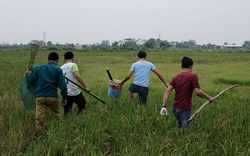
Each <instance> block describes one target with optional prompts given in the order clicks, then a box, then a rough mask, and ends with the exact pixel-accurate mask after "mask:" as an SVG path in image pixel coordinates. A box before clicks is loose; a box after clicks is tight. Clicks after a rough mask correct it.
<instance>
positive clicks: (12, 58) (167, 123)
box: [0, 50, 250, 156]
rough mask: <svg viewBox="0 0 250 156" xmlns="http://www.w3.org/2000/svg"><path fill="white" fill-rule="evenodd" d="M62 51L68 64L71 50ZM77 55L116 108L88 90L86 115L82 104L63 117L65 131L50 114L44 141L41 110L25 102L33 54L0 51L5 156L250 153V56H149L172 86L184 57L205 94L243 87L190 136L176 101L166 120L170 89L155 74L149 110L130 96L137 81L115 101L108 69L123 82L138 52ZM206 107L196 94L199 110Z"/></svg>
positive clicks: (207, 113)
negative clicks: (38, 130) (38, 123)
mask: <svg viewBox="0 0 250 156" xmlns="http://www.w3.org/2000/svg"><path fill="white" fill-rule="evenodd" d="M48 53H49V52H47V51H42V50H40V51H39V52H38V54H37V57H36V61H35V63H36V64H41V63H46V62H47V55H48ZM58 53H59V54H60V58H61V59H60V62H59V65H62V64H63V53H64V52H63V51H60V52H58ZM74 53H75V57H76V60H75V62H76V63H77V64H78V67H79V70H80V73H81V74H82V76H83V78H84V80H85V82H86V84H87V85H88V86H89V88H90V89H91V91H92V92H93V93H94V94H96V95H98V96H99V97H101V98H102V99H104V100H105V101H107V103H108V107H107V109H106V110H105V111H101V103H100V102H99V101H97V100H96V99H94V98H93V97H92V96H89V95H87V94H85V93H84V95H85V97H86V100H87V105H86V110H85V112H84V114H82V115H80V116H76V111H77V109H76V107H74V109H73V111H72V113H71V114H70V115H69V116H68V117H67V118H63V114H61V117H62V118H61V121H60V123H59V126H58V125H56V124H55V122H54V121H53V118H52V115H51V114H50V111H48V116H47V117H46V126H45V128H44V131H43V134H42V136H41V137H40V138H38V139H37V138H35V137H34V130H35V112H34V111H31V112H26V111H25V110H24V108H23V105H22V104H21V102H20V97H19V83H20V80H21V79H22V77H23V76H24V73H25V70H26V67H27V64H28V60H29V55H30V51H19V50H16V51H3V50H2V51H0V83H1V86H0V142H1V144H0V155H150V156H154V155H232V156H234V155H250V148H249V147H250V140H249V138H250V136H249V131H250V121H249V120H250V113H249V112H248V111H250V105H249V104H250V97H249V93H250V79H249V78H250V71H249V67H250V52H249V51H248V52H240V51H165V52H148V57H147V60H148V61H151V62H153V63H154V64H155V65H156V67H157V68H158V69H159V70H160V72H161V73H162V74H163V75H164V76H165V78H166V80H167V81H168V82H169V81H170V80H171V78H172V77H173V76H174V75H175V74H177V73H179V72H180V71H181V68H180V61H181V58H182V57H183V56H188V57H191V58H193V60H194V68H193V72H195V73H197V74H198V75H199V81H200V85H201V89H202V90H203V91H205V92H206V93H208V94H210V95H211V96H215V95H217V94H218V93H219V92H220V91H222V90H223V89H225V88H227V87H229V86H230V85H232V84H235V83H238V84H239V87H237V88H233V89H232V90H230V91H228V92H226V93H225V94H224V95H223V96H221V97H220V98H218V99H217V100H216V101H215V102H214V103H213V104H211V105H209V106H207V107H206V108H205V109H204V110H202V111H201V113H200V114H199V115H198V116H197V118H195V119H194V121H193V122H192V128H190V129H189V130H187V131H185V132H184V133H180V131H179V129H178V128H177V123H176V119H175V118H174V116H173V114H172V111H171V107H172V105H171V103H168V106H167V109H168V113H169V115H168V117H166V118H164V117H162V116H161V115H160V113H159V112H160V109H161V104H162V98H163V93H164V91H165V89H166V88H165V87H164V85H163V83H162V82H161V81H160V80H159V79H158V77H157V76H156V75H154V74H153V73H152V74H151V79H150V87H149V89H150V91H149V97H148V104H147V106H145V107H144V106H140V105H138V104H135V105H131V104H130V103H129V99H128V95H127V91H128V86H129V84H130V83H131V82H132V80H133V79H130V80H129V81H128V82H127V83H125V85H124V86H123V89H122V93H121V96H120V98H119V99H118V100H116V99H112V98H110V97H108V96H107V92H108V84H109V78H108V75H107V73H106V68H107V67H108V68H109V70H110V72H111V74H112V76H113V78H115V79H123V78H124V76H125V75H126V74H127V72H128V71H129V69H130V66H131V64H132V63H133V62H135V61H136V60H137V57H136V54H137V52H74ZM173 96H174V94H173V93H172V94H171V97H170V101H171V102H172V101H173ZM136 98H137V97H136ZM204 102H205V99H201V98H198V97H197V96H194V97H193V111H195V110H196V109H198V108H199V106H201V104H203V103H204ZM61 110H63V109H62V107H61Z"/></svg>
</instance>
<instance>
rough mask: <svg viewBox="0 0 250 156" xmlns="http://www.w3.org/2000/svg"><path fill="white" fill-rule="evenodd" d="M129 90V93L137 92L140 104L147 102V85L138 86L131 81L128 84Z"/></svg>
mask: <svg viewBox="0 0 250 156" xmlns="http://www.w3.org/2000/svg"><path fill="white" fill-rule="evenodd" d="M129 91H130V92H131V93H138V96H139V101H140V102H141V103H142V104H146V103H147V97H148V87H143V86H138V85H136V84H134V83H131V84H130V86H129Z"/></svg>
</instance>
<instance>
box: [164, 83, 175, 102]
mask: <svg viewBox="0 0 250 156" xmlns="http://www.w3.org/2000/svg"><path fill="white" fill-rule="evenodd" d="M172 90H173V86H171V85H168V88H167V89H166V91H165V93H164V96H163V102H162V107H166V105H167V101H168V99H169V96H170V93H171V92H172Z"/></svg>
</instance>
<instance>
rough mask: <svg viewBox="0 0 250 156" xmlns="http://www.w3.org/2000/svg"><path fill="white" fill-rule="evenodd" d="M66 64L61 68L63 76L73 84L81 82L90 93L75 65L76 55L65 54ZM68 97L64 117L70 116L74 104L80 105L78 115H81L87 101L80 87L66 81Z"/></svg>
mask: <svg viewBox="0 0 250 156" xmlns="http://www.w3.org/2000/svg"><path fill="white" fill-rule="evenodd" d="M64 61H65V64H63V65H62V66H61V68H62V71H63V75H64V76H65V77H67V78H68V79H70V80H72V81H73V82H75V83H76V82H77V81H78V82H79V83H80V84H81V85H82V86H83V87H84V88H85V89H86V91H87V92H90V89H89V88H88V87H87V85H86V84H85V83H84V81H83V78H82V76H81V75H80V73H79V70H78V66H77V65H76V64H75V63H74V54H73V53H72V52H71V51H68V52H66V53H65V54H64ZM66 83H67V89H68V95H67V103H66V105H64V115H66V114H68V113H69V112H70V111H71V109H72V105H73V103H76V104H77V105H78V114H80V113H81V112H82V111H83V109H84V108H85V105H86V100H85V98H84V96H83V94H82V92H81V91H80V90H79V88H78V86H76V85H75V84H73V83H71V82H69V81H67V80H66Z"/></svg>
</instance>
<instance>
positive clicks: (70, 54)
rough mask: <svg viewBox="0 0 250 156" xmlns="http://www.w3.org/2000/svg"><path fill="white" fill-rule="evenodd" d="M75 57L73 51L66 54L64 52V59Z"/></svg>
mask: <svg viewBox="0 0 250 156" xmlns="http://www.w3.org/2000/svg"><path fill="white" fill-rule="evenodd" d="M72 58H74V54H73V53H72V52H71V51H67V52H66V53H65V54H64V59H65V60H69V59H72Z"/></svg>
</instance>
